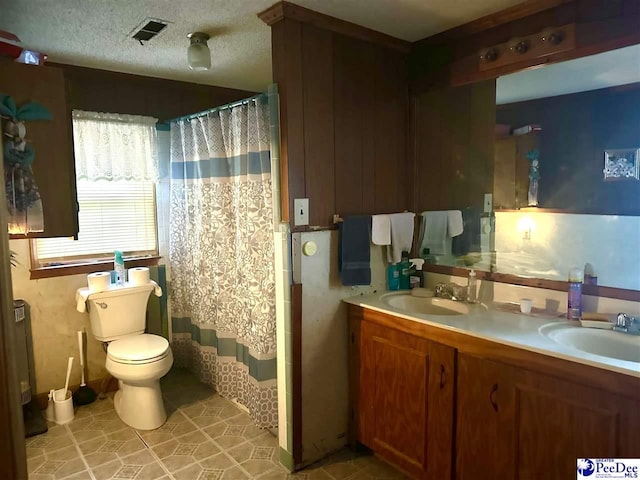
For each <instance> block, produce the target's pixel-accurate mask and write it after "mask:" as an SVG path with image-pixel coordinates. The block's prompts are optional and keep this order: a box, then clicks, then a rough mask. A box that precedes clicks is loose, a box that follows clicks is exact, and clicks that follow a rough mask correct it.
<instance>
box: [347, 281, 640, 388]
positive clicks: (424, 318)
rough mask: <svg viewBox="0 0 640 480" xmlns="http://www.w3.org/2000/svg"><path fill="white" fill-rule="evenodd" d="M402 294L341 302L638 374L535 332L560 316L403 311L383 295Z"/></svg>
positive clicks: (625, 364) (639, 367) (631, 365)
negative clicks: (439, 313)
mask: <svg viewBox="0 0 640 480" xmlns="http://www.w3.org/2000/svg"><path fill="white" fill-rule="evenodd" d="M403 294H405V295H408V293H396V292H393V293H391V292H382V293H374V294H371V295H360V296H356V297H349V298H345V299H344V302H346V303H350V304H352V305H357V306H360V307H364V308H367V309H371V310H375V311H378V312H382V313H387V314H391V315H394V316H398V317H401V318H404V319H406V320H410V321H414V322H419V323H424V324H426V325H430V326H433V327H438V328H443V329H446V330H451V331H455V332H459V333H463V334H466V335H470V336H472V337H476V338H481V339H483V340H489V341H492V342H496V343H500V344H503V345H508V346H511V347H517V348H522V349H524V350H528V351H531V352H536V353H541V354H543V355H548V356H551V357H556V358H561V359H563V360H569V361H572V362H577V363H582V364H584V365H590V366H593V367H598V368H602V369H605V370H610V371H613V372H619V373H623V374H626V375H631V376H634V377H637V378H640V363H635V362H629V361H625V360H618V359H615V358H610V357H604V356H600V355H593V354H591V353H587V352H583V351H581V350H578V349H575V348H572V347H568V346H565V345H562V344H560V343H556V342H555V341H553V340H552V339H550V338H548V337H546V336H545V335H543V334H541V333H540V332H539V329H540V327H542V326H543V325H547V324H549V323H561V322H566V319H564V318H558V317H557V316H556V317H553V316H549V317H540V316H531V315H523V314H520V313H510V312H505V311H500V310H495V309H492V308H490V307H489V308H487V307H486V306H484V305H469V308H470V311H469V313H468V314H465V315H424V314H417V313H407V312H406V311H403V310H401V309H398V308H395V307H393V306H391V305H389V304H388V303H386V302H385V301H384V298H383V297H384V296H386V295H403ZM617 334H619V335H626V334H624V333H617Z"/></svg>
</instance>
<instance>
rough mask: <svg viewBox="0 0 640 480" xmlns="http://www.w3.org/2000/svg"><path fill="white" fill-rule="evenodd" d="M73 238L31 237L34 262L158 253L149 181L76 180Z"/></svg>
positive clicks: (86, 259) (111, 257) (154, 213)
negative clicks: (75, 234) (75, 232)
mask: <svg viewBox="0 0 640 480" xmlns="http://www.w3.org/2000/svg"><path fill="white" fill-rule="evenodd" d="M77 186H78V204H79V207H80V210H79V212H78V223H79V227H80V231H79V233H78V240H74V239H72V238H42V239H37V240H35V242H34V244H35V245H34V250H35V251H34V256H35V257H36V258H37V260H38V264H39V266H52V265H56V264H58V265H59V264H65V263H83V262H88V261H95V260H111V259H113V252H114V250H121V251H122V252H123V253H124V254H125V256H126V257H141V256H154V255H157V253H158V240H157V229H156V202H155V184H154V183H153V182H136V181H130V180H124V181H116V182H113V181H104V180H103V181H90V180H78V182H77Z"/></svg>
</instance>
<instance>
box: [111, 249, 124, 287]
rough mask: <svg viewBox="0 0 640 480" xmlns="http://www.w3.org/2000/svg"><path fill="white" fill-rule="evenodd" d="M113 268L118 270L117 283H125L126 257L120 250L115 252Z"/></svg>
mask: <svg viewBox="0 0 640 480" xmlns="http://www.w3.org/2000/svg"><path fill="white" fill-rule="evenodd" d="M113 269H114V270H115V271H116V285H124V275H125V273H124V258H123V257H122V252H121V251H120V250H116V251H115V252H114V255H113Z"/></svg>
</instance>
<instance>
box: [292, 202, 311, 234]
mask: <svg viewBox="0 0 640 480" xmlns="http://www.w3.org/2000/svg"><path fill="white" fill-rule="evenodd" d="M293 210H294V212H293V224H294V225H295V226H296V227H301V226H303V225H309V199H308V198H295V199H294V200H293Z"/></svg>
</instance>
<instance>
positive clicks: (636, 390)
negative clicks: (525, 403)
mask: <svg viewBox="0 0 640 480" xmlns="http://www.w3.org/2000/svg"><path fill="white" fill-rule="evenodd" d="M358 310H362V312H361V313H357V311H358ZM349 315H350V316H351V315H361V316H362V319H363V320H364V321H368V322H372V323H376V324H378V325H382V326H384V327H387V328H393V329H395V330H399V331H401V332H404V333H408V334H410V335H416V336H419V337H422V338H426V339H428V340H432V341H434V342H438V343H440V344H443V345H447V346H450V347H453V348H455V349H457V350H458V352H460V353H468V354H471V355H475V356H477V357H480V358H486V359H489V360H494V361H498V362H502V363H506V364H509V365H513V366H516V367H520V368H524V369H526V370H531V371H535V372H538V373H541V374H544V375H550V376H555V377H558V378H561V379H563V380H565V381H566V380H569V381H572V382H574V383H577V384H581V385H586V386H590V387H595V388H601V389H603V390H607V391H609V392H612V393H615V394H619V395H624V396H626V397H629V398H632V399H634V400H640V379H638V378H635V377H632V376H630V375H625V374H623V373H618V372H613V371H611V370H605V369H602V368H598V367H593V366H590V365H584V364H582V363H578V362H572V361H570V360H563V359H560V358H556V357H553V356H550V355H545V354H543V353H536V352H531V351H528V350H525V349H523V348H518V347H511V346H508V345H503V344H501V343H497V342H492V341H490V340H483V339H480V338H476V337H473V336H471V335H468V334H465V333H462V332H456V331H453V330H449V329H447V328H440V327H436V326H432V325H427V324H425V323H422V322H414V321H411V320H406V319H402V318H399V317H395V316H393V315H389V314H386V313H382V312H378V311H375V310H370V309H366V308H363V307H359V306H356V305H349Z"/></svg>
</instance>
